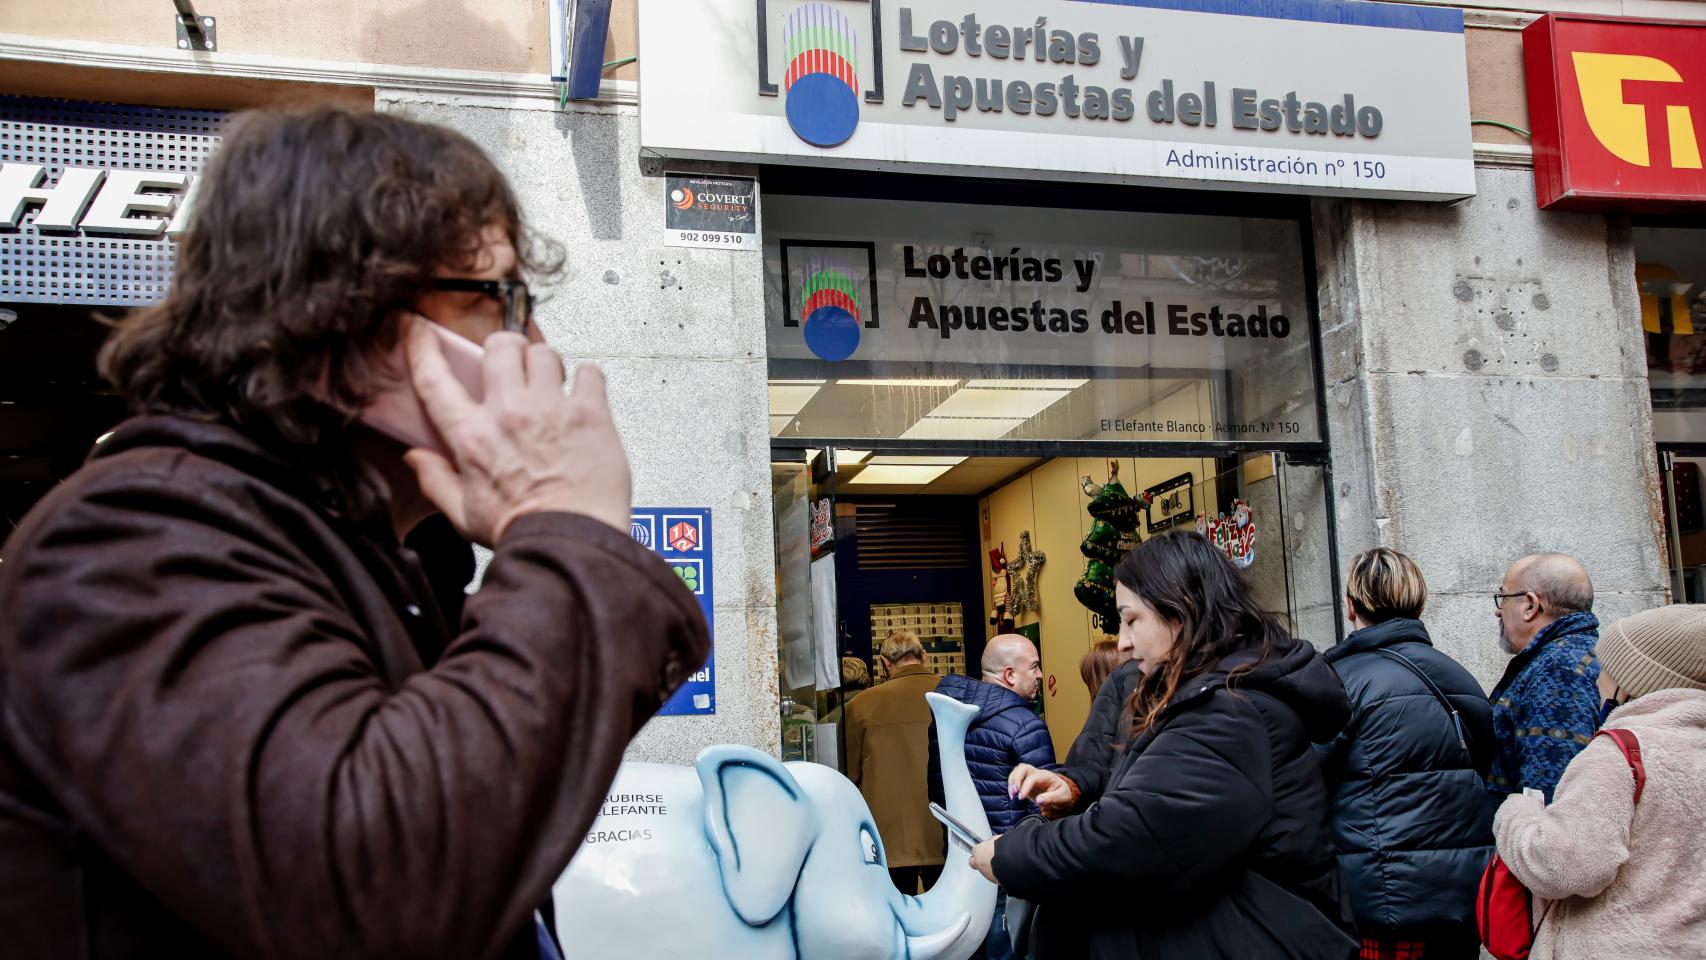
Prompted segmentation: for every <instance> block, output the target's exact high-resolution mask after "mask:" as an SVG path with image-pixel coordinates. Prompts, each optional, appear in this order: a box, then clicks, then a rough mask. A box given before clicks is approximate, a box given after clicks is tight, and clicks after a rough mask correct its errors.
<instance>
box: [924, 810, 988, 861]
mask: <svg viewBox="0 0 1706 960" xmlns="http://www.w3.org/2000/svg"><path fill="white" fill-rule="evenodd" d="M930 814H931V816H933V817H935V818H936V819H937V820H940V821H942V826H944V827H947V828H948V839H950V840H952V841H954V842H955V843H957V844H959V845H960V846H962V847H965V848H966V850H967V851H970V850H972V849H974V848H976V847H977V845H978V844H980V843H982V842H983V841H984V840H986V839H988V838H986V837H980V836H978V835H977V834H976V833H973V832H972V829H971V828H970V827H968V826H966V825H965V824H963V823H961V822H960V821H959V820H957V819H955V818H954V817H953V815H951V814H949V813H948V811H946V810H944V809H942V805H941V804H939V803H937V802H935V801H934V800H932V801H931V802H930Z"/></svg>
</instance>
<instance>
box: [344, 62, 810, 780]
mask: <svg viewBox="0 0 1706 960" xmlns="http://www.w3.org/2000/svg"><path fill="white" fill-rule="evenodd" d="M378 99H379V104H380V107H381V109H394V110H403V111H406V112H407V113H408V114H410V115H411V116H414V117H416V118H419V119H421V120H426V121H430V122H432V123H440V124H444V125H445V126H448V127H452V128H454V129H456V130H459V131H461V132H462V133H464V134H466V135H467V136H468V137H470V138H471V139H473V140H474V142H475V143H478V144H479V145H480V146H481V147H482V148H483V149H485V150H486V152H487V153H488V154H490V155H491V157H492V159H493V160H494V161H495V162H496V163H497V165H498V167H499V168H500V169H501V170H502V171H503V173H504V175H505V176H506V177H508V178H509V181H510V183H511V184H512V185H513V186H514V188H515V191H516V195H517V197H518V199H519V200H520V203H521V207H522V210H523V212H524V214H525V215H526V216H527V217H528V219H529V223H530V226H531V228H532V229H533V230H534V231H535V232H536V233H537V234H538V235H539V237H540V238H541V239H543V240H545V241H548V242H553V243H556V244H559V245H561V247H562V248H563V251H564V253H565V254H566V255H567V262H566V268H565V270H564V272H563V275H562V276H561V277H560V278H558V279H557V280H556V281H555V282H552V283H549V284H540V285H538V288H537V290H536V292H537V293H538V294H539V295H540V296H541V298H542V303H541V304H540V306H539V310H538V316H537V322H538V324H539V327H540V329H541V330H542V331H543V332H544V334H545V337H546V339H547V340H549V341H550V343H551V345H552V346H553V347H555V348H556V349H557V350H558V352H559V353H561V354H562V356H563V359H564V362H565V363H566V364H568V365H569V366H570V367H571V368H572V367H573V366H574V365H575V364H577V363H583V362H595V363H597V364H599V366H601V367H602V368H603V369H604V372H605V374H606V376H607V378H608V381H609V391H610V403H611V406H612V408H613V409H614V411H615V415H616V423H617V427H618V429H619V430H620V431H621V434H622V440H623V443H624V444H625V445H626V447H627V450H628V456H629V459H630V460H631V461H632V463H633V471H634V503H635V504H636V505H640V506H660V507H710V508H711V515H712V529H713V531H714V534H713V536H714V541H715V544H714V548H713V549H714V551H715V555H714V556H713V558H712V559H713V562H714V563H715V569H716V624H715V630H716V681H717V684H716V685H717V712H716V714H715V715H714V716H693V717H659V718H657V719H655V720H653V721H652V722H651V723H650V724H648V725H647V727H646V729H645V730H644V731H643V732H642V733H641V734H640V736H639V738H638V739H636V740H635V741H634V745H633V746H632V748H631V749H630V755H631V756H632V757H634V758H635V759H642V760H653V761H658V762H664V763H691V762H692V760H693V758H694V756H695V755H697V754H698V752H699V751H700V750H701V749H703V748H704V747H706V746H709V745H711V744H716V743H744V744H751V745H753V746H755V747H759V748H761V749H765V750H770V751H773V752H774V751H775V750H776V749H777V746H778V744H779V743H780V742H781V725H780V720H779V714H778V712H777V697H778V694H777V687H776V587H775V558H774V547H773V545H772V533H771V515H770V514H771V507H770V467H769V463H770V453H769V451H770V434H769V418H768V413H769V408H768V404H769V399H768V395H767V393H766V391H765V380H766V375H765V357H764V327H763V324H762V323H761V322H760V318H761V317H763V315H764V270H763V257H762V256H761V255H760V254H758V253H755V252H746V253H740V252H730V251H722V250H686V249H681V248H677V247H665V246H664V245H663V207H664V195H663V193H664V188H663V184H664V181H663V178H662V176H661V171H660V170H655V169H650V168H649V165H646V164H642V161H641V159H640V146H639V117H638V115H637V114H636V113H635V111H634V110H633V109H632V108H625V107H608V106H585V107H582V106H576V107H575V108H572V109H570V110H568V111H557V110H554V109H551V108H550V107H549V106H544V105H524V106H518V107H516V108H513V109H508V108H494V107H491V106H468V105H459V104H455V103H442V102H432V101H430V100H424V99H421V98H418V97H413V96H411V95H408V94H401V93H399V94H387V93H385V92H383V91H382V92H381V94H380V96H379V98H378ZM678 168H690V169H695V170H707V169H711V170H718V171H723V172H737V173H738V172H746V173H750V171H742V170H739V169H736V168H729V167H726V166H724V167H708V166H706V165H699V166H695V167H688V166H687V165H680V166H679V167H678V166H677V165H672V167H671V169H678ZM606 642H609V643H617V644H619V643H621V642H622V639H621V638H620V637H610V638H606Z"/></svg>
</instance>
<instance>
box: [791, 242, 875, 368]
mask: <svg viewBox="0 0 1706 960" xmlns="http://www.w3.org/2000/svg"><path fill="white" fill-rule="evenodd" d="M863 312H864V304H863V303H862V302H861V301H860V297H859V288H858V286H857V285H856V284H854V282H853V271H852V269H850V268H849V267H848V265H847V264H845V263H841V262H837V261H835V260H815V259H814V260H813V261H812V262H811V266H810V268H809V269H807V271H806V282H805V285H804V286H802V287H801V288H800V321H801V328H802V330H803V332H804V334H805V338H806V348H807V349H809V350H811V352H812V353H815V354H817V355H818V356H819V357H822V358H823V359H825V360H830V361H836V360H845V359H847V358H848V357H850V356H852V355H853V351H854V350H857V349H858V348H859V326H860V321H859V318H860V315H861V314H862V313H863Z"/></svg>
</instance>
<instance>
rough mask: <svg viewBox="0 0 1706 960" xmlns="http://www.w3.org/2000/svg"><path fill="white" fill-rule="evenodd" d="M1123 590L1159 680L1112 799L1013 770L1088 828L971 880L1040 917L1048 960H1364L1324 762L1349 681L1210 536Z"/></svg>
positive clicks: (1001, 844)
mask: <svg viewBox="0 0 1706 960" xmlns="http://www.w3.org/2000/svg"><path fill="white" fill-rule="evenodd" d="M1115 579H1116V580H1117V583H1116V586H1115V590H1114V593H1115V598H1116V601H1117V603H1118V606H1119V614H1120V633H1121V639H1122V641H1129V643H1130V645H1131V647H1132V649H1133V651H1134V653H1135V658H1136V659H1137V660H1138V661H1139V664H1140V666H1139V669H1140V670H1141V671H1142V674H1143V675H1142V678H1141V679H1140V680H1139V681H1138V683H1137V685H1136V686H1135V688H1134V689H1133V691H1132V694H1131V696H1130V697H1129V698H1127V700H1126V704H1125V710H1124V717H1125V720H1126V723H1127V724H1128V732H1127V733H1126V738H1125V740H1124V742H1123V744H1122V748H1121V751H1120V753H1119V755H1118V757H1117V758H1116V759H1115V760H1114V764H1113V767H1112V769H1111V770H1110V771H1109V774H1108V777H1107V780H1106V783H1105V784H1088V785H1085V784H1076V783H1073V782H1072V781H1070V780H1067V779H1066V778H1063V777H1061V776H1060V775H1059V774H1055V773H1050V772H1048V771H1043V770H1037V769H1035V768H1029V767H1020V768H1018V769H1015V770H1014V772H1013V777H1012V779H1011V780H1010V781H1009V782H1010V784H1011V785H1012V787H1013V788H1014V789H1015V790H1016V791H1017V792H1018V793H1020V794H1022V795H1024V796H1027V797H1032V798H1039V799H1049V798H1054V799H1058V798H1063V797H1073V796H1074V795H1076V797H1075V802H1074V807H1073V808H1074V809H1075V810H1076V811H1077V812H1076V813H1075V814H1074V815H1071V816H1067V817H1064V818H1062V819H1060V820H1055V821H1052V822H1044V821H1042V820H1040V819H1032V820H1030V821H1027V822H1025V823H1022V824H1021V825H1020V826H1019V827H1018V828H1016V829H1015V830H1014V831H1013V832H1011V833H1008V834H1006V835H1004V836H1002V837H998V838H996V839H994V840H991V841H986V842H985V843H983V844H980V845H979V846H978V848H977V850H976V851H974V853H973V856H972V863H973V865H974V866H976V867H977V868H978V869H979V870H981V871H982V872H983V873H984V875H985V876H987V877H989V879H990V880H992V881H995V882H997V883H999V884H1001V886H1002V887H1003V888H1005V889H1006V890H1007V891H1008V892H1009V893H1010V894H1011V895H1013V896H1015V897H1022V898H1024V899H1026V900H1031V901H1035V902H1037V903H1038V904H1039V909H1038V913H1037V920H1036V928H1035V931H1034V936H1033V939H1032V946H1031V955H1032V956H1033V957H1037V958H1041V960H1052V958H1065V957H1073V958H1079V957H1090V958H1108V960H1114V958H1119V960H1128V958H1135V957H1142V958H1143V960H1156V958H1172V957H1179V958H1193V960H1194V958H1204V957H1238V958H1266V957H1296V958H1309V960H1323V958H1349V957H1353V956H1355V954H1356V941H1354V940H1353V939H1352V938H1351V937H1350V935H1349V934H1348V933H1347V932H1346V928H1347V927H1348V923H1347V920H1346V917H1345V910H1344V906H1343V902H1342V899H1341V897H1340V893H1339V885H1338V880H1337V875H1336V870H1335V864H1334V856H1333V843H1332V837H1331V833H1330V829H1329V819H1330V814H1331V806H1330V804H1329V802H1328V797H1327V790H1326V786H1325V784H1324V783H1323V781H1322V778H1321V771H1320V768H1319V766H1318V765H1317V761H1316V759H1315V752H1314V749H1313V748H1312V747H1311V743H1312V742H1321V741H1325V740H1328V739H1330V738H1331V737H1332V736H1333V735H1334V734H1336V733H1338V731H1339V729H1340V728H1341V727H1343V726H1344V724H1345V722H1346V720H1347V719H1348V717H1349V711H1350V707H1349V704H1348V702H1347V701H1346V699H1345V692H1344V688H1343V687H1341V686H1340V684H1339V680H1338V677H1337V676H1335V675H1334V673H1333V670H1332V668H1331V667H1329V666H1328V665H1327V663H1326V661H1324V660H1323V659H1322V658H1321V656H1320V654H1318V653H1317V652H1316V651H1315V650H1314V648H1312V647H1311V646H1310V645H1309V644H1308V643H1305V642H1303V641H1301V640H1297V639H1295V638H1293V637H1292V636H1290V635H1289V634H1288V633H1287V631H1286V629H1285V628H1284V627H1283V626H1282V625H1281V624H1280V622H1279V620H1278V619H1276V618H1275V617H1274V616H1273V615H1272V614H1270V613H1268V612H1266V611H1264V610H1262V609H1261V607H1260V606H1258V605H1257V604H1256V602H1255V600H1254V599H1252V598H1251V597H1250V594H1249V592H1248V591H1247V590H1246V589H1245V587H1244V584H1243V582H1242V581H1241V580H1240V578H1239V575H1238V571H1237V569H1236V568H1235V567H1233V565H1232V563H1231V562H1230V561H1229V560H1227V559H1226V557H1225V556H1224V555H1223V554H1221V553H1220V552H1218V551H1216V550H1215V549H1214V548H1213V547H1212V546H1210V545H1209V543H1208V542H1207V541H1206V540H1204V539H1203V538H1202V537H1201V536H1198V535H1196V534H1187V533H1173V534H1167V535H1165V536H1161V537H1157V538H1155V539H1153V540H1150V541H1148V542H1147V543H1145V544H1143V545H1142V546H1140V547H1138V548H1137V549H1136V550H1133V551H1132V552H1131V553H1130V554H1128V555H1127V556H1126V558H1125V559H1124V560H1122V561H1121V562H1120V565H1119V567H1118V569H1117V570H1116V571H1115Z"/></svg>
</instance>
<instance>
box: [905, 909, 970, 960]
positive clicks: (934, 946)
mask: <svg viewBox="0 0 1706 960" xmlns="http://www.w3.org/2000/svg"><path fill="white" fill-rule="evenodd" d="M970 925H971V917H970V916H968V915H966V914H963V913H962V914H960V919H959V922H958V923H955V924H954V925H953V926H951V927H949V928H948V929H946V930H943V931H941V932H939V933H932V934H930V935H929V936H924V937H913V936H909V937H907V938H906V956H907V957H908V960H933V958H934V957H936V956H937V955H938V954H940V953H941V952H942V951H943V950H946V949H947V948H948V946H949V945H950V944H952V943H953V942H954V941H955V940H958V939H959V937H960V934H962V933H964V932H965V929H966V927H968V926H970Z"/></svg>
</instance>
